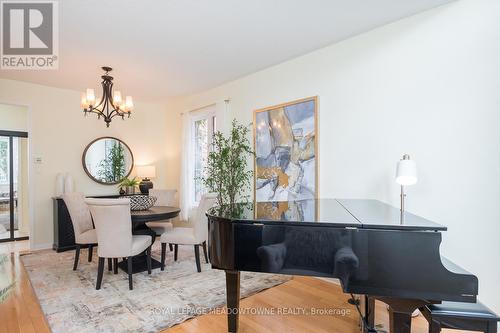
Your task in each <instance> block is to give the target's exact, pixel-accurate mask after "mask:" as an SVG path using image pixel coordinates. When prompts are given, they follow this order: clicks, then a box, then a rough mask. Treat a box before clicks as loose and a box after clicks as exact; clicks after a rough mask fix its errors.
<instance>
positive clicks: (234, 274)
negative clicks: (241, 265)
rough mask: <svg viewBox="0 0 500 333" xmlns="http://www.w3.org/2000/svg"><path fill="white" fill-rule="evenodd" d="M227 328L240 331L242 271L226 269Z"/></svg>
mask: <svg viewBox="0 0 500 333" xmlns="http://www.w3.org/2000/svg"><path fill="white" fill-rule="evenodd" d="M226 296H227V330H228V332H230V333H236V332H238V320H239V311H240V272H239V271H226Z"/></svg>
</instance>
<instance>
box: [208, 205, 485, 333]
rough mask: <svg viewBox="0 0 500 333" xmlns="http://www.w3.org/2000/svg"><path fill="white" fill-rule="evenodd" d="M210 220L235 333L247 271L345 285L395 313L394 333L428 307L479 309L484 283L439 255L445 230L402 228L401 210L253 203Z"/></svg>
mask: <svg viewBox="0 0 500 333" xmlns="http://www.w3.org/2000/svg"><path fill="white" fill-rule="evenodd" d="M207 217H208V221H209V255H210V262H211V264H212V267H213V268H215V269H221V270H225V272H226V293H227V307H228V331H229V332H233V333H236V332H237V331H238V309H239V299H240V292H239V284H240V271H251V272H268V273H274V274H287V275H306V276H319V277H330V278H338V279H339V280H340V282H341V286H342V289H343V291H344V292H345V293H351V294H357V295H367V296H369V299H370V300H373V302H374V299H378V300H381V301H382V302H384V303H386V304H388V305H389V314H390V330H391V332H392V333H409V332H410V326H411V313H412V312H413V311H414V310H415V309H417V308H420V307H422V306H424V305H426V304H430V303H439V302H441V301H444V300H447V301H460V302H475V301H476V296H477V293H478V280H477V278H476V277H475V276H474V275H472V274H470V273H468V272H466V271H464V270H462V269H461V268H460V267H458V266H456V265H454V264H453V263H451V262H450V261H448V260H446V258H444V257H442V256H441V255H440V253H439V246H440V244H441V239H442V232H444V231H446V227H444V226H442V225H440V224H437V223H434V222H431V221H429V220H426V219H424V218H421V217H418V216H416V215H413V214H411V213H405V215H404V220H403V224H401V217H400V211H399V209H397V208H394V207H392V206H389V205H387V204H384V203H382V202H380V201H377V200H360V199H320V200H302V201H287V202H259V203H246V204H236V205H234V206H227V207H214V208H212V209H210V210H209V211H208V212H207ZM373 304H374V303H372V305H371V307H372V309H371V310H373ZM368 311H370V309H368ZM371 316H372V318H371V321H373V311H372V314H371Z"/></svg>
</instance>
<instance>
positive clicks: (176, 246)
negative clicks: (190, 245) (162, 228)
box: [174, 244, 179, 261]
mask: <svg viewBox="0 0 500 333" xmlns="http://www.w3.org/2000/svg"><path fill="white" fill-rule="evenodd" d="M178 250H179V245H177V244H174V261H177V251H178Z"/></svg>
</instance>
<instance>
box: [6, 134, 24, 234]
mask: <svg viewBox="0 0 500 333" xmlns="http://www.w3.org/2000/svg"><path fill="white" fill-rule="evenodd" d="M27 156H28V133H26V132H13V131H2V130H0V242H2V241H12V240H21V239H28V235H29V223H28V221H29V219H28V205H27V204H28V200H27V198H28V163H27V162H28V159H27Z"/></svg>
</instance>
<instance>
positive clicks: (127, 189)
mask: <svg viewBox="0 0 500 333" xmlns="http://www.w3.org/2000/svg"><path fill="white" fill-rule="evenodd" d="M125 193H126V194H127V195H132V194H135V186H125Z"/></svg>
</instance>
